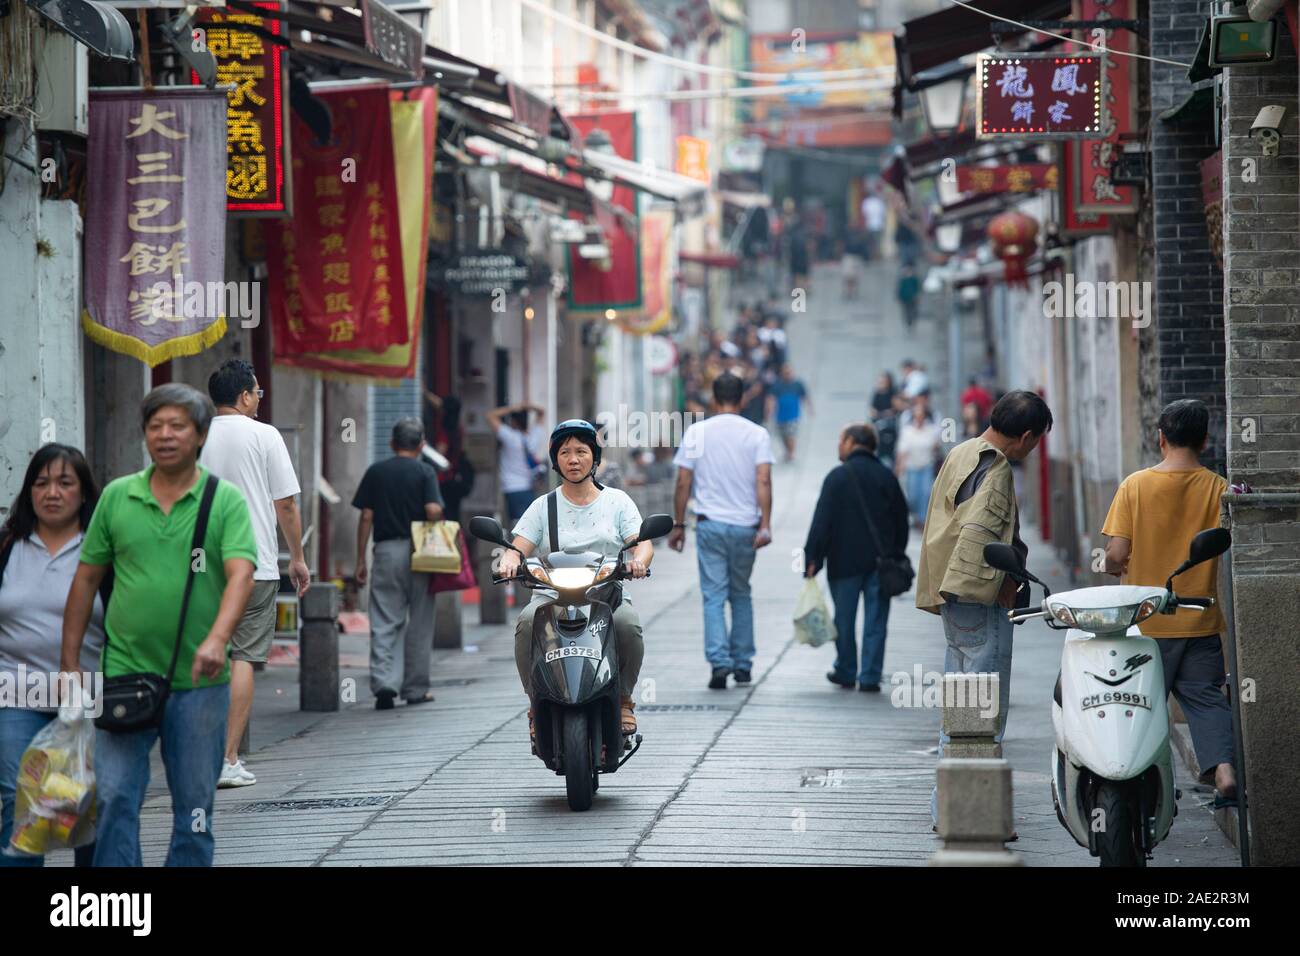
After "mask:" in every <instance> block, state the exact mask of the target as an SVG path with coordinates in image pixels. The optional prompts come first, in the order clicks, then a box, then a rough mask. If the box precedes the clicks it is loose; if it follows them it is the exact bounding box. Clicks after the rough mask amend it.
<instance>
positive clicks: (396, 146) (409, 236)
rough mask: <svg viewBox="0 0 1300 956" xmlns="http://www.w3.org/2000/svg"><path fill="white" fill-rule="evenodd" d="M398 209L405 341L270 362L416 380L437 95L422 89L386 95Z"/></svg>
mask: <svg viewBox="0 0 1300 956" xmlns="http://www.w3.org/2000/svg"><path fill="white" fill-rule="evenodd" d="M389 95H390V97H391V99H390V103H389V107H390V109H391V111H392V126H393V156H394V160H393V161H394V165H395V174H396V178H397V205H398V215H399V218H400V220H401V229H402V268H403V276H404V278H405V280H406V302H407V309H406V314H407V329H408V339H407V341H406V342H403V343H401V344H398V345H392V346H389V347H388V348H386V349H384V350H382V351H368V350H366V349H342V350H338V351H332V352H311V353H303V354H297V355H284V354H282V353H281V351H280V349H279V348H278V347H277V350H276V357H275V360H276V362H277V363H279V364H281V365H293V366H297V367H299V368H309V369H314V370H316V371H319V372H322V373H324V374H325V375H326V376H327V377H331V378H343V379H349V380H357V379H366V380H369V381H374V382H379V383H392V382H393V381H394V380H398V379H404V378H411V377H413V376H414V375H415V364H416V356H417V354H418V350H419V341H420V326H421V325H422V324H423V317H424V291H425V271H426V267H427V263H428V256H427V253H428V246H429V238H428V237H429V228H430V223H431V220H432V210H433V203H432V183H433V156H434V144H433V133H434V129H435V127H436V125H437V115H438V105H437V103H438V91H437V89H435V88H431V87H423V88H421V89H418V90H410V91H409V92H408V93H407V94H406V95H405V96H404V95H403V94H402V93H401V92H399V91H396V90H394V91H391V92H390V94H389Z"/></svg>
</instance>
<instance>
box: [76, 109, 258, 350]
mask: <svg viewBox="0 0 1300 956" xmlns="http://www.w3.org/2000/svg"><path fill="white" fill-rule="evenodd" d="M225 103H226V99H225V94H223V93H222V92H221V91H219V90H207V89H194V88H193V87H173V88H171V89H162V88H159V89H156V90H153V91H150V92H143V91H136V90H121V91H112V92H94V91H92V92H91V94H90V127H89V138H88V140H87V168H89V169H92V170H94V171H95V174H94V176H92V177H91V178H90V181H89V182H88V184H87V188H86V235H85V302H86V305H85V311H84V312H83V313H82V327H83V328H84V329H85V331H86V335H88V336H89V337H90V338H91V339H92V340H93V341H95V342H98V343H99V344H100V345H103V346H105V347H106V348H110V349H112V350H113V351H115V352H122V353H125V354H126V355H132V356H134V357H136V358H138V359H140V360H141V361H142V362H145V363H146V364H148V365H150V366H153V365H158V364H159V363H160V362H165V361H167V360H168V359H170V358H175V357H177V356H180V355H195V354H197V353H198V352H201V351H203V350H204V349H205V348H207V347H208V346H210V345H212V344H213V343H214V342H216V341H217V340H218V339H220V338H221V337H222V336H223V335H224V334H225V332H226V316H227V314H229V313H230V312H232V311H233V310H234V309H236V308H240V309H241V311H242V306H243V305H244V304H250V305H252V306H253V307H254V308H256V303H251V302H249V301H248V300H250V299H251V296H250V295H249V294H248V293H247V292H245V293H244V294H242V295H241V291H240V289H239V288H238V284H237V283H230V284H229V286H228V285H227V284H226V282H225V281H224V280H225V264H226V261H225V260H226V245H225V233H226V204H225V202H224V193H223V191H222V188H221V183H222V180H223V179H224V172H225V157H226V150H225V125H226V114H225ZM248 311H252V310H251V309H250V310H248Z"/></svg>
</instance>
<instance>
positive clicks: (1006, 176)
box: [957, 163, 1057, 193]
mask: <svg viewBox="0 0 1300 956" xmlns="http://www.w3.org/2000/svg"><path fill="white" fill-rule="evenodd" d="M1056 178H1057V171H1056V164H1055V163H1020V164H1019V165H1016V166H958V167H957V190H958V191H959V192H963V193H972V192H973V193H1028V192H1034V191H1035V190H1039V189H1055V188H1056Z"/></svg>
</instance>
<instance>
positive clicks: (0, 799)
mask: <svg viewBox="0 0 1300 956" xmlns="http://www.w3.org/2000/svg"><path fill="white" fill-rule="evenodd" d="M54 717H55V713H54V711H48V712H47V711H41V710H27V709H25V708H22V707H0V850H3V849H5V848H7V847H8V846H9V837H10V836H12V834H13V829H14V798H15V796H16V794H17V787H18V765H19V764H20V763H21V762H22V759H23V751H24V750H26V749H27V745H28V744H30V743H31V742H32V738H33V737H35V736H36V734H37V732H38V731H40V730H41V729H43V728H44V727H45V725H46V724H48V723H49V722H50V721H51V720H53V719H54ZM73 854H74V856H75V859H76V864H77V866H90V861H91V860H93V859H94V857H95V844H93V843H91V844H88V845H86V846H81V847H77V849H76V850H74V851H73ZM44 865H45V857H43V856H8V855H7V854H5V853H2V852H0V867H6V866H44Z"/></svg>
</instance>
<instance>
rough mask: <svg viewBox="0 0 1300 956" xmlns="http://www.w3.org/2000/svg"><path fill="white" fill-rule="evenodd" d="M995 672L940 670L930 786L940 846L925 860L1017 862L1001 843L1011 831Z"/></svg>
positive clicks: (1020, 863) (953, 863)
mask: <svg viewBox="0 0 1300 956" xmlns="http://www.w3.org/2000/svg"><path fill="white" fill-rule="evenodd" d="M1000 690H1001V679H1000V677H999V675H998V674H996V673H988V674H955V673H954V674H944V675H943V731H944V733H945V734H947V735H948V737H949V740H948V743H947V744H946V745H945V746H944V752H943V757H942V759H940V761H939V769H938V772H937V780H936V789H937V791H938V793H937V800H938V817H939V821H938V830H939V836H940V838H941V839H942V840H943V841H944V846H943V849H941V850H939V851H938V852H936V853H935V854H934V856H932V857H931V858H930V865H931V866H1023V865H1024V860H1023V859H1022V858H1021V857H1019V856H1017V855H1016V854H1014V853H1011V852H1010V851H1008V850H1007V849H1006V848H1005V847H1004V846H1003V844H1004V843H1005V842H1006V841H1007V840H1008V839H1010V838H1011V834H1012V833H1013V832H1014V821H1013V816H1012V797H1011V765H1010V764H1009V763H1007V761H1005V760H1003V759H1001V758H1002V745H1001V744H999V743H997V742H996V741H995V740H994V738H995V737H996V735H997V731H998V708H999V700H1000V698H999V692H1000Z"/></svg>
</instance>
